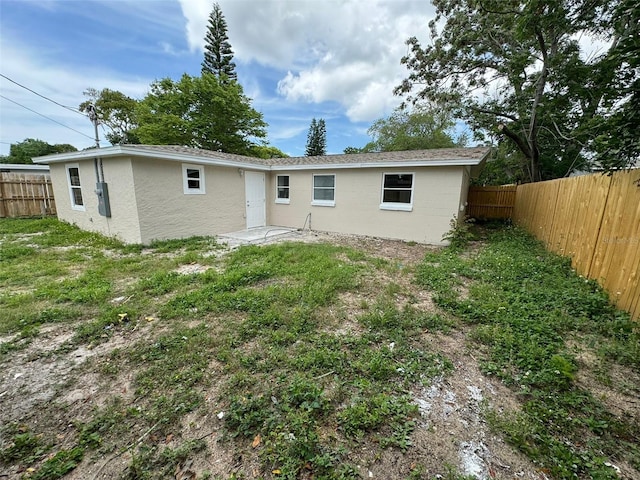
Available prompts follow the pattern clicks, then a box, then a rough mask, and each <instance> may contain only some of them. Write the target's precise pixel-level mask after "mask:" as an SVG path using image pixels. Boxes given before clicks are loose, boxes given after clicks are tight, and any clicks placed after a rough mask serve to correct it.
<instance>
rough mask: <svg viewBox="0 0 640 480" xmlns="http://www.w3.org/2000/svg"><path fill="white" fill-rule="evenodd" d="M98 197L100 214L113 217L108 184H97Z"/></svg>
mask: <svg viewBox="0 0 640 480" xmlns="http://www.w3.org/2000/svg"><path fill="white" fill-rule="evenodd" d="M96 195H98V213H99V214H100V215H102V216H103V217H111V206H110V205H109V188H108V187H107V182H98V183H96Z"/></svg>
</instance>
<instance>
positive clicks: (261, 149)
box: [247, 145, 289, 160]
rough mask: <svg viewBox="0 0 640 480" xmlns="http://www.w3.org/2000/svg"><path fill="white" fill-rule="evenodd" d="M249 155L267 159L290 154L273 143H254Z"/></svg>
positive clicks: (285, 156)
mask: <svg viewBox="0 0 640 480" xmlns="http://www.w3.org/2000/svg"><path fill="white" fill-rule="evenodd" d="M247 155H249V156H250V157H256V158H264V159H265V160H267V159H269V158H287V157H288V156H289V155H287V154H286V153H284V152H283V151H282V150H280V149H279V148H276V147H274V146H272V145H254V146H252V147H251V149H250V151H249V153H248V154H247Z"/></svg>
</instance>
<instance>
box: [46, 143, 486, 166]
mask: <svg viewBox="0 0 640 480" xmlns="http://www.w3.org/2000/svg"><path fill="white" fill-rule="evenodd" d="M212 153H213V155H215V152H212ZM488 153H489V150H488V149H487V153H486V154H485V155H483V156H482V157H481V158H441V159H437V160H403V161H395V162H392V161H387V162H354V163H304V164H282V165H260V164H258V163H252V162H242V161H239V160H230V159H223V158H207V157H203V156H197V155H190V154H186V153H177V152H168V151H162V152H161V151H157V150H151V149H149V150H145V149H144V147H143V146H140V147H135V148H128V147H126V146H124V147H123V146H121V145H115V146H112V147H107V148H101V149H91V150H82V151H79V152H69V153H60V154H56V155H48V156H46V157H36V158H33V161H34V163H47V164H51V163H62V162H73V161H78V160H90V159H94V158H108V157H122V156H125V157H138V158H159V159H162V160H170V161H175V162H182V163H184V162H186V163H193V164H200V165H215V166H220V167H232V168H242V169H245V170H258V171H277V172H282V171H290V170H337V169H349V168H351V169H354V168H355V169H360V168H407V167H454V166H475V165H479V164H481V163H482V162H483V161H484V160H485V158H486V157H487V156H488Z"/></svg>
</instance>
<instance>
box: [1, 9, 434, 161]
mask: <svg viewBox="0 0 640 480" xmlns="http://www.w3.org/2000/svg"><path fill="white" fill-rule="evenodd" d="M218 3H219V4H220V6H221V8H222V11H223V13H224V16H225V18H226V20H227V24H228V34H229V40H230V43H231V46H232V48H233V50H234V60H235V62H236V64H237V68H236V70H237V73H238V79H239V81H240V83H241V84H242V85H243V87H244V90H245V94H246V95H248V96H249V97H250V98H251V99H252V100H253V106H254V108H256V109H257V110H258V111H260V112H262V114H263V116H264V119H265V120H266V122H267V123H268V124H269V127H268V140H269V143H270V144H271V145H274V146H276V147H278V148H279V149H281V150H283V151H284V152H286V153H287V154H289V155H303V154H304V148H305V143H306V135H307V131H308V128H309V124H310V122H311V119H312V118H314V117H315V118H324V119H325V120H326V124H327V150H328V152H329V153H342V151H343V149H344V148H345V147H346V146H357V147H360V146H363V145H364V144H365V143H366V142H367V141H369V137H368V136H367V134H366V131H367V129H368V127H369V126H370V125H371V123H372V122H373V121H374V120H376V119H378V118H381V117H383V116H386V115H388V114H389V113H390V112H391V111H392V110H393V109H394V108H395V107H396V106H397V105H398V104H399V103H400V102H401V99H400V98H398V97H396V96H394V95H393V88H394V87H395V86H396V85H398V84H399V83H400V81H401V80H402V79H403V78H404V77H405V76H406V73H407V72H406V70H405V68H404V67H403V66H401V65H400V58H401V57H402V55H404V54H405V53H406V51H407V47H406V45H405V44H404V41H405V40H406V39H407V38H408V37H410V36H417V37H418V38H420V39H421V40H426V39H427V35H428V27H427V24H428V22H429V20H430V19H431V18H432V17H433V7H432V5H431V4H430V3H429V2H428V1H417V0H386V1H382V0H380V1H378V0H296V1H288V0H219V1H218ZM212 4H213V3H212V1H210V0H135V1H129V0H104V1H102V0H0V73H2V75H4V76H6V77H9V78H10V79H12V80H14V81H15V82H18V83H20V84H22V85H24V86H26V87H28V88H30V89H32V90H34V91H36V92H38V93H39V94H41V95H43V96H46V97H48V98H51V99H52V100H55V101H56V102H58V103H61V104H63V105H65V106H69V107H73V108H77V107H78V105H79V104H80V103H81V102H83V101H84V100H85V99H86V98H85V97H84V96H83V94H82V92H83V91H84V90H85V89H87V88H89V87H92V88H96V89H102V88H110V89H114V90H119V91H121V92H123V93H125V94H127V95H129V96H132V97H134V98H142V97H144V95H145V93H146V92H147V90H148V87H149V84H150V83H151V82H152V81H154V80H155V79H160V78H164V77H170V78H173V79H178V78H179V77H180V76H181V75H182V74H183V73H188V74H190V75H199V74H200V64H201V62H202V57H203V47H204V36H205V33H206V24H207V20H208V16H209V13H210V11H211V7H212ZM0 93H1V95H2V97H4V98H1V97H0V142H1V143H0V153H2V154H8V152H9V145H10V144H11V143H16V142H20V141H22V140H24V139H25V138H39V139H41V140H44V141H46V142H48V143H51V144H54V143H70V144H72V145H74V146H75V147H77V148H79V149H82V148H86V147H89V146H91V145H92V144H93V141H92V140H91V137H92V136H93V127H92V125H91V124H90V123H89V121H88V120H87V119H86V118H85V117H83V116H81V115H79V114H77V113H74V112H72V111H70V110H68V109H65V108H62V107H60V106H58V105H56V104H54V103H51V102H49V101H47V100H45V99H43V98H41V97H39V96H37V95H35V94H33V93H31V92H29V91H28V90H25V89H24V88H21V87H19V86H17V85H15V84H14V83H12V82H10V81H9V80H7V79H6V78H2V77H0ZM13 102H17V103H19V104H21V105H23V106H24V107H27V108H29V109H31V110H34V111H36V112H38V113H40V114H42V115H45V116H47V117H49V118H50V119H52V120H55V121H57V122H59V123H62V124H64V125H66V126H68V127H71V128H72V129H73V130H70V129H68V128H65V127H63V126H60V125H58V124H56V123H54V122H53V121H51V120H49V119H45V118H43V117H42V116H39V115H37V114H36V113H33V112H31V111H29V110H27V109H25V108H23V107H21V106H18V105H16V103H13ZM74 130H76V131H74ZM100 136H101V138H104V132H103V131H100ZM103 145H104V142H103Z"/></svg>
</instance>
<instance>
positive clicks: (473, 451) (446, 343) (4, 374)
mask: <svg viewBox="0 0 640 480" xmlns="http://www.w3.org/2000/svg"><path fill="white" fill-rule="evenodd" d="M281 240H285V241H292V240H298V241H305V242H331V243H334V244H338V245H345V246H350V247H353V248H357V249H361V250H363V251H365V252H366V253H367V254H369V255H370V256H373V257H377V258H382V259H385V260H387V261H388V262H389V265H388V268H386V269H385V268H382V269H379V272H378V274H377V275H376V276H372V277H365V278H363V279H362V280H361V281H362V288H360V289H358V291H357V292H350V293H344V294H342V295H341V296H340V298H339V302H338V306H332V307H329V310H328V311H327V327H326V331H327V332H333V333H334V334H341V333H342V334H347V333H348V334H359V333H360V332H361V327H360V325H359V324H358V322H357V320H356V317H357V316H358V315H359V314H361V313H362V312H363V311H364V307H365V306H366V305H371V304H372V303H373V302H375V300H376V298H377V296H378V294H379V293H380V291H381V289H384V288H386V287H387V286H389V285H392V284H395V285H397V288H392V289H391V288H390V289H389V294H390V295H392V297H393V299H394V301H395V302H396V303H397V304H398V305H399V306H400V307H402V306H404V305H406V304H410V305H412V306H413V307H414V308H418V309H420V310H422V311H428V312H432V311H437V309H436V307H435V305H434V304H433V301H432V300H431V296H430V294H429V293H428V292H425V291H423V290H421V289H420V288H417V286H416V285H415V284H413V282H412V278H413V275H411V274H410V273H411V271H412V269H413V268H414V267H415V266H416V265H418V264H419V263H420V262H421V261H422V259H423V257H424V255H425V253H426V252H427V251H430V250H432V249H434V248H435V247H430V246H426V245H419V244H410V243H406V242H400V241H393V240H385V239H379V238H368V237H359V236H355V235H337V234H328V233H318V232H308V233H303V234H300V235H293V236H287V237H282V238H281ZM216 252H218V251H216ZM143 253H144V252H143ZM149 253H153V251H150V252H149ZM216 255H217V253H216ZM207 268H210V267H209V266H203V265H200V264H189V265H183V266H181V267H180V268H179V269H178V270H177V271H178V272H179V273H182V274H192V273H200V272H202V271H206V269H207ZM126 301H127V299H126V298H124V297H123V298H119V297H116V298H115V299H113V302H114V304H118V305H124V304H126ZM332 309H333V310H332ZM157 323H158V322H157V321H156V320H154V321H152V322H149V324H146V323H145V322H144V321H143V320H140V325H139V328H137V329H135V330H133V331H132V330H126V331H117V332H115V333H114V334H113V335H112V336H111V338H109V339H108V341H105V342H104V343H102V344H100V345H97V346H95V347H93V348H91V347H88V346H79V347H73V348H72V349H70V350H69V349H61V348H60V347H62V346H63V345H64V344H65V343H66V342H67V341H68V340H69V339H70V338H71V337H72V336H73V331H72V326H69V325H67V326H64V325H62V326H61V325H56V326H52V327H47V328H43V329H42V330H41V333H40V335H39V336H38V337H37V338H35V339H34V340H33V342H32V343H31V344H30V345H29V346H28V347H27V348H26V349H25V350H23V351H20V352H16V353H15V354H13V355H11V356H10V361H7V362H5V363H4V364H2V371H1V373H0V420H1V421H2V423H3V424H9V423H12V422H21V423H22V422H28V423H33V424H37V423H38V422H42V421H46V420H47V419H44V418H42V417H43V412H48V410H47V408H48V405H50V404H51V403H52V402H56V403H59V404H61V405H64V406H65V408H66V411H64V412H61V413H60V414H59V415H60V416H61V417H60V418H55V419H50V421H52V422H58V423H59V427H58V428H59V432H60V433H59V435H64V436H65V437H64V438H67V436H68V438H69V439H71V438H73V426H72V425H67V423H68V420H67V418H80V419H82V418H89V415H90V412H91V410H92V409H93V408H95V407H96V406H100V405H104V403H105V402H106V401H107V400H108V398H109V397H111V396H112V395H117V396H120V397H122V398H124V399H125V401H126V400H127V399H132V395H133V389H132V386H131V381H132V378H133V377H134V376H135V372H134V371H128V372H119V373H118V374H117V375H115V376H105V375H102V374H101V373H100V369H101V367H103V366H104V362H107V361H108V357H109V355H110V354H111V352H113V351H114V350H115V349H116V348H122V347H130V346H131V345H133V344H134V343H135V342H136V341H139V340H140V339H142V338H148V337H149V336H151V335H153V334H156V335H157V334H158V331H159V330H161V326H159V325H157ZM152 330H153V331H152ZM424 341H425V344H426V347H427V348H428V349H429V350H430V351H433V352H441V353H442V354H443V355H445V356H446V357H447V358H449V359H450V360H451V361H452V362H453V365H454V372H453V373H452V374H451V375H448V376H447V377H444V378H439V379H437V380H436V381H435V382H434V383H433V384H432V385H430V386H428V387H425V388H423V389H416V390H414V391H413V392H412V394H413V398H414V401H415V403H416V405H417V406H418V407H419V409H420V415H421V417H420V421H419V424H418V426H417V428H416V430H415V432H414V434H413V436H412V442H413V445H412V447H411V448H410V449H409V450H408V451H407V452H406V453H404V454H403V453H401V452H399V451H397V450H383V451H381V450H380V448H379V447H378V446H377V445H366V444H365V445H363V446H362V448H361V449H360V450H358V451H356V452H355V453H354V454H353V456H352V458H350V459H349V460H351V461H354V462H355V463H356V464H357V465H358V467H359V469H360V471H361V474H362V477H363V478H380V479H389V480H395V479H397V480H404V479H406V478H407V477H408V476H409V475H410V474H411V472H412V470H413V469H415V468H416V466H417V465H420V466H423V467H424V468H425V469H426V471H425V472H424V473H425V475H426V476H427V477H429V478H431V477H432V476H436V475H444V474H445V473H446V470H445V466H446V465H451V466H454V467H455V468H457V469H458V470H459V471H461V472H463V473H466V474H469V475H474V476H475V477H476V478H478V479H481V480H484V479H489V478H496V479H505V480H506V479H518V478H522V479H540V480H543V479H545V476H544V474H543V473H541V472H539V471H538V469H537V468H536V466H535V465H533V464H532V463H531V462H530V461H529V460H527V459H526V458H525V457H524V456H522V455H521V454H519V453H518V452H515V451H514V450H513V449H512V448H510V447H509V446H508V445H506V444H505V443H504V442H503V441H502V440H501V439H500V438H499V437H498V436H496V435H494V434H492V433H491V432H490V431H489V429H488V427H487V425H486V423H485V422H484V420H483V416H482V409H483V408H484V407H483V405H485V404H486V405H488V406H489V407H490V408H492V409H494V410H495V411H498V412H500V411H505V412H510V411H513V410H516V409H517V408H518V401H517V399H515V398H514V394H513V393H512V392H511V391H510V390H509V389H507V388H506V387H504V386H503V385H502V384H501V383H500V382H498V381H496V380H495V379H492V378H487V377H485V376H484V375H483V374H482V373H481V372H480V370H479V368H478V365H477V361H476V359H475V358H474V357H473V352H472V351H471V350H470V349H469V348H468V346H467V340H466V335H465V332H463V331H454V332H452V333H451V334H439V335H432V334H425V339H424ZM211 371H212V372H214V373H213V374H214V375H216V372H220V375H223V373H222V369H221V368H220V366H219V365H215V364H212V365H211ZM221 378H222V377H221ZM220 384H221V382H216V381H215V380H214V381H213V382H212V386H211V387H210V389H209V390H208V391H207V392H206V401H205V407H204V408H201V409H199V410H198V411H196V412H193V413H191V414H189V415H187V416H186V417H185V418H184V420H183V422H182V426H181V428H180V429H176V432H175V434H174V435H172V436H171V437H166V438H163V439H154V440H153V441H154V442H156V444H158V445H160V446H161V447H162V448H175V447H177V446H178V445H180V444H181V443H182V442H184V441H185V440H193V439H202V440H204V441H205V442H206V444H207V450H206V451H205V452H202V453H200V454H197V455H195V456H193V458H191V459H190V462H191V463H190V464H189V469H190V470H191V471H193V472H196V473H197V474H198V475H200V474H202V472H204V471H209V472H210V473H211V474H212V476H214V477H215V476H216V475H219V476H221V477H223V478H227V477H228V476H229V475H231V474H237V475H244V476H245V477H244V478H259V477H260V475H261V471H260V465H259V458H258V453H259V447H258V448H253V447H252V445H251V444H248V445H241V444H237V443H234V441H225V442H223V441H222V440H223V438H222V425H223V421H224V410H225V405H224V401H223V400H220V391H219V385H220ZM178 430H179V431H178ZM69 441H71V440H69ZM130 463H131V456H130V453H128V452H127V453H124V454H122V455H120V456H115V455H112V456H110V457H106V458H101V457H99V456H98V455H97V454H94V453H88V454H87V455H86V456H85V458H84V460H83V461H82V463H81V464H80V465H79V466H78V467H77V468H76V469H75V470H74V471H73V472H71V473H70V474H69V475H67V477H65V478H68V479H71V480H81V479H96V478H100V479H108V478H120V477H121V476H122V474H123V472H125V470H126V468H127V465H129V464H130ZM2 475H6V476H8V478H19V475H18V474H17V473H16V472H15V471H14V470H12V471H9V472H0V477H1V476H2ZM12 475H13V477H12Z"/></svg>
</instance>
